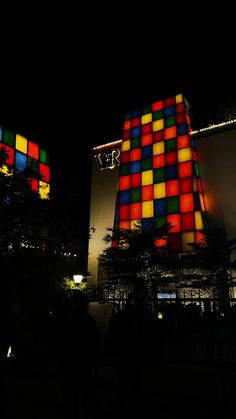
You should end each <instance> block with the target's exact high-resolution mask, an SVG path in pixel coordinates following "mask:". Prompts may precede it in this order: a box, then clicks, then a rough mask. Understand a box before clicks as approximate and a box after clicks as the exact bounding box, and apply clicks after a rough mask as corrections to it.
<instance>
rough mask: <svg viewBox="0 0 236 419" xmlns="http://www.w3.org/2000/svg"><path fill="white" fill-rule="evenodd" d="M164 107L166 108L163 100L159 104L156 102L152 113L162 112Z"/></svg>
mask: <svg viewBox="0 0 236 419" xmlns="http://www.w3.org/2000/svg"><path fill="white" fill-rule="evenodd" d="M163 106H164V102H163V100H159V101H158V102H154V103H153V104H152V112H155V111H160V110H161V109H163Z"/></svg>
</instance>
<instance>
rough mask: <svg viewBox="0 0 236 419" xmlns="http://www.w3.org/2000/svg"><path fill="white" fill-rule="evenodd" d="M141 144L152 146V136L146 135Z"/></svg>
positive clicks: (143, 136)
mask: <svg viewBox="0 0 236 419" xmlns="http://www.w3.org/2000/svg"><path fill="white" fill-rule="evenodd" d="M141 144H142V146H145V145H150V144H152V134H145V135H142V137H141Z"/></svg>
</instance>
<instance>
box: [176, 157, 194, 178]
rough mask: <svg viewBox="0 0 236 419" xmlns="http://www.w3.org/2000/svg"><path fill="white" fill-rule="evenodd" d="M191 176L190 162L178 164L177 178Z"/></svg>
mask: <svg viewBox="0 0 236 419" xmlns="http://www.w3.org/2000/svg"><path fill="white" fill-rule="evenodd" d="M192 174H193V170H192V162H191V161H185V162H182V163H179V177H188V176H192Z"/></svg>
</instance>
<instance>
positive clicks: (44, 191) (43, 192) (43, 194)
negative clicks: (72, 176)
mask: <svg viewBox="0 0 236 419" xmlns="http://www.w3.org/2000/svg"><path fill="white" fill-rule="evenodd" d="M49 193H50V185H49V184H48V183H45V182H42V181H41V180H40V181H39V197H40V198H41V199H49Z"/></svg>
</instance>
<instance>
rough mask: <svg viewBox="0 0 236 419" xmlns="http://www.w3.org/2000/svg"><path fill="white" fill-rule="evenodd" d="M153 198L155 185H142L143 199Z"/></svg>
mask: <svg viewBox="0 0 236 419" xmlns="http://www.w3.org/2000/svg"><path fill="white" fill-rule="evenodd" d="M152 199H153V185H146V186H143V187H142V201H149V200H152Z"/></svg>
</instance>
